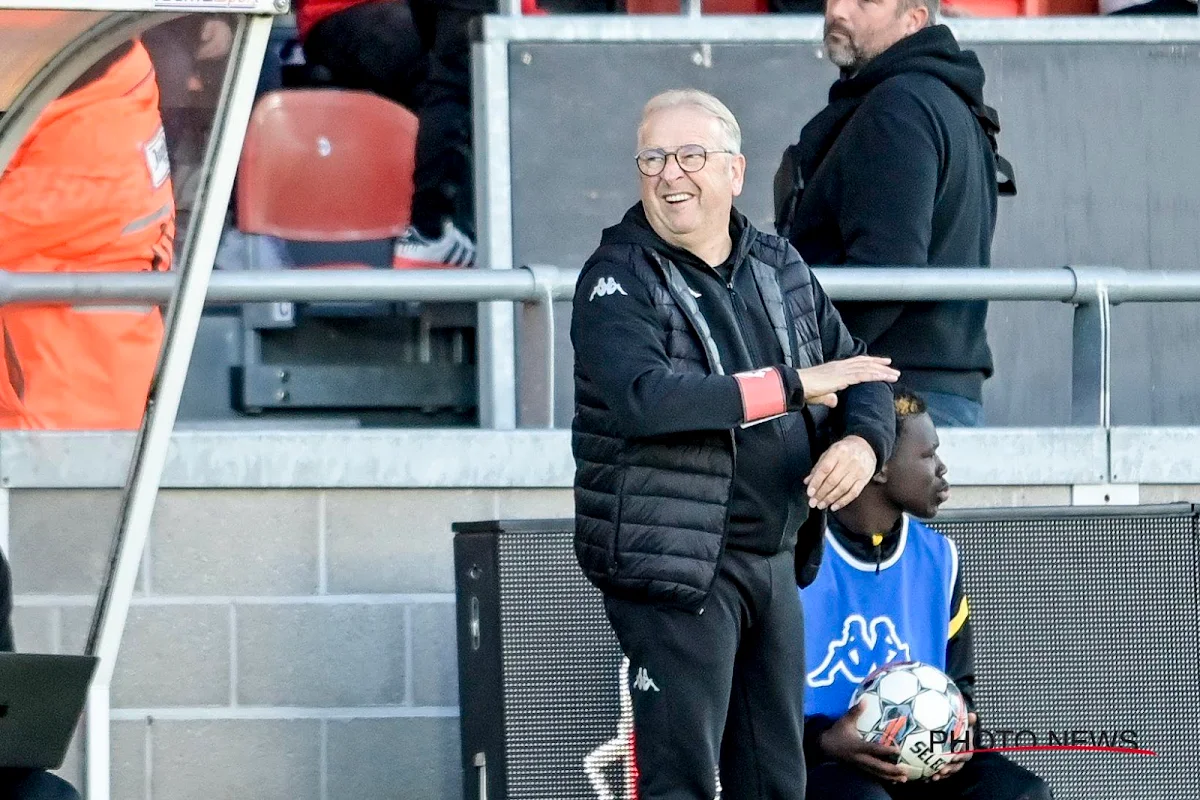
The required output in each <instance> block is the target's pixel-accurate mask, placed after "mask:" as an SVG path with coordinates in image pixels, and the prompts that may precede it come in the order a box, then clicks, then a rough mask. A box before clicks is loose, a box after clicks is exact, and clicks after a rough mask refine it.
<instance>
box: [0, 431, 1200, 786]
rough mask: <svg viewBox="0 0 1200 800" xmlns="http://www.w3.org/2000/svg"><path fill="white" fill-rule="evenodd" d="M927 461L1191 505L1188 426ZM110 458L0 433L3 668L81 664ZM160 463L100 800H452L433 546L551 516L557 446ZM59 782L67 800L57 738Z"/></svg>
mask: <svg viewBox="0 0 1200 800" xmlns="http://www.w3.org/2000/svg"><path fill="white" fill-rule="evenodd" d="M942 442H943V448H942V450H943V453H944V457H945V458H946V461H947V463H948V464H949V466H950V478H951V481H952V482H953V483H954V484H955V487H956V488H955V492H954V495H953V499H952V501H951V502H952V504H953V505H955V506H960V507H989V506H1053V505H1067V504H1070V503H1072V502H1076V503H1079V502H1088V503H1093V502H1097V501H1096V500H1095V499H1087V498H1095V497H1097V496H1099V497H1108V496H1109V494H1110V491H1109V489H1108V488H1107V487H1109V485H1110V479H1111V480H1112V486H1113V491H1112V492H1111V494H1112V496H1113V497H1114V498H1120V499H1119V500H1118V499H1114V500H1113V502H1141V503H1165V502H1173V501H1191V500H1196V499H1200V486H1198V484H1200V459H1197V458H1196V456H1195V453H1197V452H1200V429H1194V430H1193V429H1178V430H1171V431H1163V430H1159V429H1145V430H1134V429H1130V430H1125V431H1122V430H1118V429H1114V431H1113V432H1112V434H1111V435H1109V434H1108V433H1107V432H1103V431H1098V430H1088V429H1053V430H1051V429H1046V430H1032V429H1030V430H1023V429H1003V430H998V429H994V430H981V431H961V430H946V431H943V432H942ZM131 445H132V437H131V436H128V435H126V434H101V433H62V434H46V433H39V434H26V433H0V455H2V457H0V521H7V523H8V524H7V528H5V527H4V526H3V525H0V546H4V547H6V548H7V551H8V553H9V556H10V559H11V561H12V567H13V573H14V588H15V591H16V610H15V614H14V617H15V619H14V622H15V627H16V633H17V644H18V647H20V649H22V650H26V651H40V652H60V653H72V652H81V651H82V650H83V647H84V642H85V639H86V636H87V630H88V624H89V620H90V616H91V611H92V606H93V604H94V602H95V598H96V593H97V590H98V588H99V583H100V580H101V574H102V568H103V564H104V561H105V559H106V558H107V555H108V550H109V542H110V538H111V535H112V530H113V526H114V523H115V519H116V514H117V503H118V499H119V493H118V490H117V489H116V488H114V487H117V486H119V485H120V482H121V481H122V480H123V479H124V476H125V475H126V474H127V464H128V459H129V453H130V448H131ZM171 448H172V449H171V454H170V456H169V457H168V462H167V467H166V471H165V473H164V476H163V486H164V488H163V489H162V491H161V492H160V494H159V497H158V501H157V506H156V510H155V513H154V516H153V520H152V523H151V531H150V536H149V540H148V544H147V547H146V551H145V553H144V558H143V562H142V568H141V574H140V576H139V579H138V584H137V588H136V592H135V597H134V600H133V604H132V607H131V609H130V616H129V622H128V626H127V628H126V632H125V638H124V643H123V648H122V651H121V655H120V657H119V660H118V663H117V665H116V671H115V675H114V682H113V686H112V705H113V711H112V720H113V728H112V776H113V786H112V796H113V798H115V800H235V799H236V800H408V798H412V799H413V800H458V798H461V796H462V787H461V779H460V766H459V763H460V755H459V735H458V729H459V727H458V726H459V720H458V686H457V661H456V655H455V629H454V575H453V549H452V533H451V529H450V527H451V524H452V523H453V522H456V521H467V520H484V519H506V518H507V519H515V518H546V517H568V516H570V515H571V512H572V499H571V490H570V488H569V487H570V485H571V477H572V471H573V466H574V465H573V462H572V460H571V457H570V450H569V432H565V431H543V432H537V431H514V432H489V431H435V430H429V431H359V432H338V433H319V432H317V433H311V432H310V433H304V432H301V433H289V432H274V433H272V432H241V433H236V432H235V433H223V432H211V433H207V432H200V431H197V432H177V433H176V434H175V436H174V437H173V441H172V446H171ZM1118 475H1119V476H1120V478H1121V480H1122V481H1124V482H1128V483H1127V484H1126V485H1124V486H1117V485H1116V481H1115V478H1116V477H1117V476H1118ZM478 487H487V488H478ZM1118 489H1119V490H1120V491H1117V490H1118ZM1083 490H1087V491H1083ZM1095 490H1099V491H1095ZM1105 502H1107V501H1105ZM62 772H63V774H64V775H66V776H67V777H68V778H69V779H71V780H72V781H73V782H75V783H76V784H81V778H82V759H81V757H80V747H79V742H78V741H77V742H76V743H75V744H74V746H73V749H72V753H71V755H70V757H69V758H68V760H67V763H66V764H64V767H63V770H62Z"/></svg>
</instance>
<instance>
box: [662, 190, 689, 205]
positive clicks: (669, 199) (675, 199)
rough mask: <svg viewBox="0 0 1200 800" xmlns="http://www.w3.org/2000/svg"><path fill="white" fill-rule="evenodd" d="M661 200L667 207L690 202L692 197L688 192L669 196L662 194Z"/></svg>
mask: <svg viewBox="0 0 1200 800" xmlns="http://www.w3.org/2000/svg"><path fill="white" fill-rule="evenodd" d="M662 199H663V201H664V202H666V203H667V204H668V205H672V206H674V205H679V204H680V203H684V202H687V201H688V200H691V199H692V195H691V193H689V192H672V193H671V194H664V195H663V196H662Z"/></svg>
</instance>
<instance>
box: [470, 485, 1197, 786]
mask: <svg viewBox="0 0 1200 800" xmlns="http://www.w3.org/2000/svg"><path fill="white" fill-rule="evenodd" d="M978 514H979V512H971V513H968V512H960V513H959V514H958V515H957V516H956V515H952V514H950V513H947V514H946V515H945V516H944V517H943V519H942V520H941V521H940V522H939V524H938V525H937V526H936V527H938V528H940V529H941V530H943V532H946V533H948V534H950V535H952V536H953V537H954V538H955V539H956V541H957V542H958V543H959V549H960V551H961V553H962V554H963V563H964V565H965V568H966V570H967V588H968V592H969V595H970V600H971V605H972V614H973V617H974V619H975V625H976V636H977V644H976V647H977V672H978V679H979V683H980V691H979V700H980V705H981V708H982V709H983V712H984V714H985V718H984V723H985V725H986V726H987V727H988V728H992V729H1012V730H1021V729H1025V730H1031V731H1034V732H1035V733H1036V734H1037V735H1038V736H1039V738H1040V740H1041V741H1043V742H1044V741H1047V740H1048V734H1049V732H1050V731H1054V732H1056V733H1058V734H1060V735H1061V734H1062V732H1063V731H1068V732H1069V731H1076V730H1078V731H1085V732H1092V731H1094V732H1095V733H1096V734H1099V733H1100V732H1101V731H1108V732H1120V731H1134V732H1135V733H1136V738H1137V741H1138V744H1139V745H1140V746H1141V747H1144V748H1148V749H1152V750H1155V751H1157V752H1158V753H1160V756H1159V757H1157V758H1147V757H1138V756H1131V755H1116V754H1107V753H1080V752H1072V753H1022V754H1019V755H1017V756H1015V758H1016V759H1017V760H1018V761H1020V762H1021V763H1024V764H1026V765H1027V766H1029V767H1031V768H1033V769H1035V770H1036V771H1037V772H1038V773H1039V774H1041V775H1043V776H1044V777H1045V778H1046V779H1047V780H1048V781H1049V782H1050V783H1051V785H1052V786H1053V788H1054V790H1055V795H1056V797H1057V798H1058V800H1106V799H1111V800H1142V799H1144V800H1158V799H1159V798H1167V797H1170V798H1172V799H1173V800H1174V798H1196V799H1197V800H1200V770H1198V769H1197V766H1198V759H1197V758H1196V756H1195V752H1196V749H1195V745H1194V743H1193V742H1194V737H1195V732H1196V731H1197V730H1200V704H1198V703H1197V701H1198V700H1200V690H1198V688H1197V687H1200V666H1198V661H1197V652H1198V650H1200V644H1198V643H1200V622H1198V615H1197V612H1198V607H1200V606H1198V602H1197V574H1198V573H1197V554H1196V553H1197V548H1196V539H1197V534H1196V530H1197V528H1196V522H1195V519H1194V517H1193V515H1192V513H1191V512H1190V510H1188V509H1185V508H1182V507H1181V508H1179V509H1174V510H1163V509H1159V510H1158V511H1157V512H1156V513H1153V514H1146V513H1144V512H1143V515H1141V516H1138V515H1136V514H1135V513H1132V510H1131V513H1129V514H1127V515H1122V516H1113V515H1111V514H1107V513H1104V512H1097V513H1096V514H1092V515H1082V516H1081V515H1079V512H1078V510H1076V511H1073V512H1072V511H1070V510H1066V511H1057V512H1056V511H1052V510H1043V511H1038V512H1036V514H1031V513H1030V512H1029V511H1015V510H1008V509H1002V510H996V511H994V512H988V517H987V518H978V519H973V518H971V517H973V516H978ZM1052 514H1074V516H1059V517H1057V518H1056V517H1053V516H1050V515H1052ZM569 526H570V521H568V520H562V521H561V525H559V526H554V525H549V526H547V525H541V526H532V527H533V528H536V529H531V530H521V529H520V525H513V526H509V527H508V528H505V524H504V523H501V524H499V525H498V527H499V528H500V529H501V531H500V532H497V533H496V534H495V536H494V539H493V541H494V544H495V566H496V569H497V573H498V578H499V584H498V585H499V597H498V598H485V603H498V610H499V627H500V635H499V637H498V641H499V645H500V653H499V654H498V656H499V658H498V660H497V662H496V663H498V664H499V665H500V666H501V670H502V676H501V678H502V680H501V686H502V689H501V693H502V702H501V706H502V709H503V718H502V720H501V719H500V718H499V717H498V716H497V715H495V714H491V715H490V717H496V719H495V724H494V726H493V727H495V728H496V730H495V731H494V733H495V737H494V738H495V740H496V741H495V742H494V750H495V752H494V753H493V754H492V755H491V758H492V762H491V769H493V770H496V769H497V768H498V767H500V765H497V764H496V763H495V759H496V758H500V759H502V760H503V765H502V770H501V771H502V773H503V774H504V775H505V776H506V778H505V781H506V786H505V788H504V790H503V797H506V798H509V799H510V800H596V798H602V799H603V800H618V799H619V798H622V799H623V798H625V797H626V796H627V795H626V793H625V788H624V787H625V783H626V779H627V773H626V770H625V767H626V764H627V759H626V758H625V753H624V750H623V748H624V743H625V739H624V738H623V737H624V735H625V733H627V731H626V730H625V729H623V728H622V727H621V719H620V716H621V715H620V709H619V699H620V698H619V696H618V686H619V680H618V672H619V670H620V669H621V668H622V664H621V655H620V653H619V651H618V649H617V646H616V641H615V639H614V637H613V635H612V633H611V631H610V630H609V627H608V622H607V620H606V618H605V615H604V610H603V608H602V606H601V603H600V595H599V593H598V592H597V591H596V590H595V589H594V588H593V587H592V586H591V585H590V584H589V583H588V582H587V581H586V580H585V579H584V578H583V576H582V574H581V573H580V571H579V569H578V567H577V565H576V563H575V558H574V554H573V551H572V547H571V533H570V527H569ZM555 527H557V530H555V529H554V528H555ZM462 582H463V579H462V578H461V576H460V602H461V601H462V591H463V585H462ZM461 619H463V617H462V613H461V610H460V620H461ZM462 641H464V640H463V639H462V637H461V632H460V642H462ZM460 649H461V645H460ZM470 679H471V676H470V674H469V673H464V675H463V680H464V681H466V680H470ZM464 697H466V695H464ZM473 713H474V712H473V709H472V708H471V707H470V704H469V703H467V701H466V700H465V699H464V708H463V715H464V731H466V730H467V729H468V727H469V723H470V721H471V715H472V714H473ZM1022 743H1028V740H1027V737H1026V739H1023V741H1022ZM473 747H475V744H474V743H473V742H468V743H466V744H465V747H464V759H465V760H466V763H467V766H468V780H466V781H465V782H464V783H465V785H466V786H467V797H468V798H477V797H478V796H479V793H478V791H477V784H476V783H475V782H473V781H472V780H470V777H471V775H472V773H471V772H470V765H471V761H470V759H471V758H472V753H471V752H469V751H470V750H472V748H473ZM479 748H480V749H481V750H482V749H486V748H484V746H483V745H479ZM589 756H591V758H590V759H589ZM585 761H587V766H588V768H585ZM589 773H590V775H589ZM497 774H499V773H497ZM495 786H496V784H493V789H492V792H491V793H490V794H489V795H488V797H489V800H497V797H496V794H497V791H496V789H495Z"/></svg>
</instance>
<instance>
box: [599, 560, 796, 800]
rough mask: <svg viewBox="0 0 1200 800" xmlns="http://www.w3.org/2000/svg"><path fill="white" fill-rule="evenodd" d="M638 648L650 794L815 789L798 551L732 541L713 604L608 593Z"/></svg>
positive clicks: (789, 796) (736, 795)
mask: <svg viewBox="0 0 1200 800" xmlns="http://www.w3.org/2000/svg"><path fill="white" fill-rule="evenodd" d="M605 608H606V609H607V611H608V618H609V621H610V622H611V623H612V626H613V630H614V631H615V632H616V634H617V639H618V640H619V641H620V643H621V648H622V649H623V650H624V651H625V655H626V656H628V658H629V689H630V694H631V695H632V698H633V723H634V738H635V746H634V751H635V754H636V758H637V767H638V772H639V790H640V793H639V800H713V798H714V797H716V796H717V780H718V767H719V771H720V782H721V797H722V800H804V776H805V773H804V754H803V746H802V730H803V720H804V715H803V709H802V702H803V693H802V686H801V678H802V676H803V673H804V618H803V615H802V614H801V612H800V598H799V596H798V593H797V591H796V578H795V563H794V561H793V554H792V553H791V552H790V551H789V552H785V553H780V554H778V555H775V556H770V557H766V556H760V555H753V554H750V553H744V552H740V551H737V550H732V549H729V550H726V552H725V556H724V559H723V561H722V564H721V569H720V572H719V573H718V575H717V579H716V582H715V583H714V584H713V589H712V594H711V595H710V597H709V599H708V601H707V603H706V605H705V607H704V613H702V614H693V613H689V612H686V611H678V610H674V609H667V608H660V607H657V606H652V605H649V604H645V603H634V602H629V601H625V600H616V599H612V598H606V599H605Z"/></svg>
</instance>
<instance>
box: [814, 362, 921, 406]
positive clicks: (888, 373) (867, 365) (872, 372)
mask: <svg viewBox="0 0 1200 800" xmlns="http://www.w3.org/2000/svg"><path fill="white" fill-rule="evenodd" d="M891 363H892V360H891V359H890V358H878V357H876V356H855V357H854V358H847V359H845V360H843V361H829V362H827V363H825V364H819V365H817V366H815V367H808V368H806V369H798V370H796V374H798V375H799V376H800V383H802V384H804V401H805V402H806V403H811V404H815V405H822V406H829V407H830V408H833V407H834V406H836V405H837V393H838V392H840V391H841V390H842V389H845V388H847V387H849V386H854V385H855V384H859V383H870V382H871V381H886V382H887V383H895V382H896V380H897V379H898V378H899V377H900V372H899V371H898V370H895V369H893V368H892V367H890V366H888V365H889V364H891Z"/></svg>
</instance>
